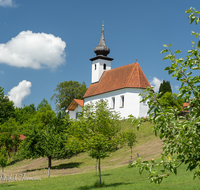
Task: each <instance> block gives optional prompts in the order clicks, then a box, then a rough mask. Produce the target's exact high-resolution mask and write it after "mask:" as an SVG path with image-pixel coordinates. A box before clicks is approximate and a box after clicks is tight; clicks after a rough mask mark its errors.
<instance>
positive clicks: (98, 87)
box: [83, 63, 151, 98]
mask: <svg viewBox="0 0 200 190" xmlns="http://www.w3.org/2000/svg"><path fill="white" fill-rule="evenodd" d="M146 87H151V85H150V84H149V82H148V80H147V78H146V76H145V75H144V73H143V71H142V69H141V67H140V65H139V64H138V63H131V64H129V65H125V66H122V67H118V68H115V69H111V70H108V71H105V72H104V73H103V74H102V76H101V78H100V80H99V82H98V83H94V84H91V85H90V86H89V88H88V89H87V91H86V93H85V95H84V96H83V98H86V97H89V96H94V95H98V94H102V93H105V92H110V91H113V90H118V89H122V88H146Z"/></svg>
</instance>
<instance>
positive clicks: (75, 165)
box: [26, 162, 83, 172]
mask: <svg viewBox="0 0 200 190" xmlns="http://www.w3.org/2000/svg"><path fill="white" fill-rule="evenodd" d="M82 163H83V162H71V163H67V164H59V165H56V166H51V169H52V170H55V169H56V170H60V169H68V168H78V167H79V166H80V165H81V164H82ZM44 169H48V168H47V167H45V168H36V169H31V170H26V172H33V171H40V170H44Z"/></svg>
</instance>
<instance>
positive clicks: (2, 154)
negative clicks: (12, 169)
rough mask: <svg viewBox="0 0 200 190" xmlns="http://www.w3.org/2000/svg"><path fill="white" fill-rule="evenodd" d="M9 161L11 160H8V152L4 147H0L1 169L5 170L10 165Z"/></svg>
mask: <svg viewBox="0 0 200 190" xmlns="http://www.w3.org/2000/svg"><path fill="white" fill-rule="evenodd" d="M10 161H11V159H9V156H8V151H7V149H6V147H5V146H2V147H1V148H0V166H1V167H2V168H5V167H6V166H7V165H8V164H9V163H10Z"/></svg>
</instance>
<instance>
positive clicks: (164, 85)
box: [159, 80, 172, 97]
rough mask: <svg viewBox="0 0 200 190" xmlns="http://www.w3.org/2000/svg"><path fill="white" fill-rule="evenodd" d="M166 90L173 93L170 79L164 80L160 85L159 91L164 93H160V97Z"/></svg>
mask: <svg viewBox="0 0 200 190" xmlns="http://www.w3.org/2000/svg"><path fill="white" fill-rule="evenodd" d="M166 92H171V93H172V88H171V85H170V82H169V81H165V80H163V82H162V83H161V84H160V87H159V93H162V94H160V97H162V96H163V95H164V94H165V93H166Z"/></svg>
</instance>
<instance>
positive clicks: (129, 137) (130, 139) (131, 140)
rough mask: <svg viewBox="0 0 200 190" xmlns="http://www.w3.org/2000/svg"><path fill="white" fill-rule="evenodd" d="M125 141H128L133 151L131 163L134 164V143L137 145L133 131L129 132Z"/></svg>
mask: <svg viewBox="0 0 200 190" xmlns="http://www.w3.org/2000/svg"><path fill="white" fill-rule="evenodd" d="M125 139H126V141H127V144H128V146H129V147H130V149H131V163H132V148H133V145H134V143H136V134H135V133H134V132H133V131H127V132H126V133H125Z"/></svg>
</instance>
